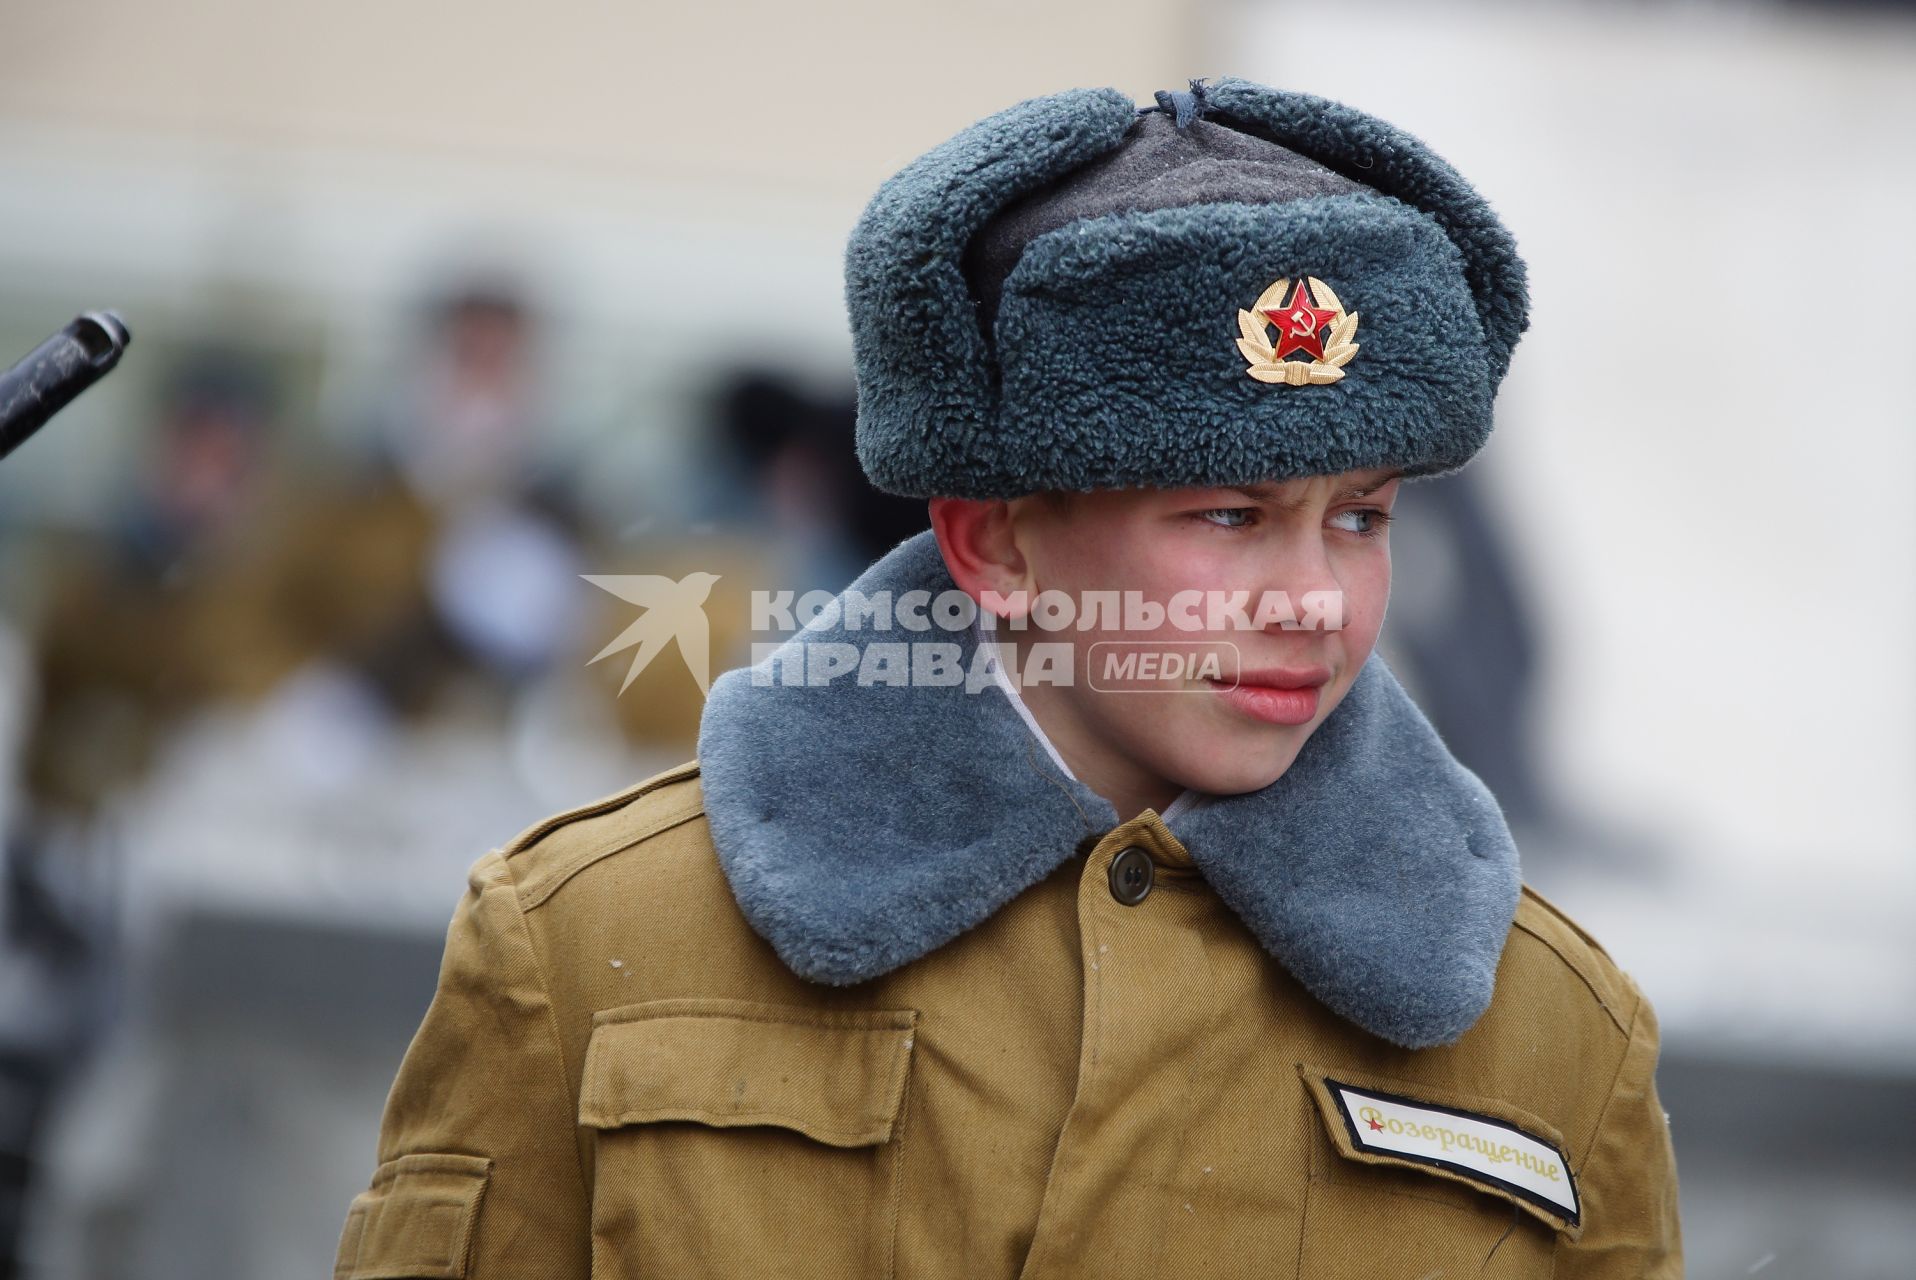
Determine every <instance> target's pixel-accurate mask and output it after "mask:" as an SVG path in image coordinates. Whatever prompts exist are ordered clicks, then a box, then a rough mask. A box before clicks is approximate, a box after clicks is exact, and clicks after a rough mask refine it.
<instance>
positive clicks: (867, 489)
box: [715, 372, 930, 592]
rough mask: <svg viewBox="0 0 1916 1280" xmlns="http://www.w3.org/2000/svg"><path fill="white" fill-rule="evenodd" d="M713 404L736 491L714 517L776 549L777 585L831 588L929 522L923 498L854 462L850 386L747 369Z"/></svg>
mask: <svg viewBox="0 0 1916 1280" xmlns="http://www.w3.org/2000/svg"><path fill="white" fill-rule="evenodd" d="M716 404H717V411H716V415H715V416H716V419H717V423H718V426H719V431H718V432H717V434H716V443H717V445H718V454H719V456H718V457H717V458H716V459H715V462H716V465H717V468H718V470H719V473H720V474H721V475H726V476H730V477H733V479H732V485H733V490H734V492H735V493H736V494H737V497H736V498H735V499H734V501H733V503H732V504H731V505H730V506H729V507H727V508H726V509H725V510H723V511H722V512H720V513H719V514H718V517H717V518H718V519H719V521H720V522H721V523H725V524H731V525H737V526H740V527H742V528H745V529H750V530H754V531H756V532H758V533H760V534H761V535H763V536H766V537H768V538H770V539H771V540H772V541H773V544H774V545H775V546H778V547H780V548H782V549H783V551H784V555H785V559H786V564H787V566H788V568H789V576H788V577H786V578H781V579H780V580H779V582H778V585H779V586H782V587H783V586H789V587H793V588H795V589H798V590H801V591H802V590H810V589H813V588H818V589H823V590H828V591H833V592H836V591H838V590H840V589H842V588H843V587H844V586H845V585H846V584H847V583H849V582H851V580H852V579H853V578H855V577H857V576H858V575H859V574H860V573H862V572H864V570H865V568H866V567H867V566H869V565H870V564H871V562H872V561H873V560H876V559H878V558H879V557H880V556H882V555H884V554H885V552H887V551H889V550H891V549H892V548H893V547H895V546H897V545H898V544H899V543H900V542H902V541H904V540H905V539H906V538H908V537H910V536H911V535H913V534H915V533H918V532H919V531H921V530H923V529H925V528H926V527H928V525H929V524H930V520H929V518H928V516H927V515H926V511H925V504H924V503H923V502H922V501H914V500H911V499H907V498H897V497H893V496H892V495H891V494H888V493H882V492H880V491H879V490H877V489H875V488H873V487H872V484H871V482H870V481H869V480H867V479H866V478H865V474H864V472H863V471H862V470H861V469H860V468H859V465H858V454H857V451H856V449H855V448H854V445H853V436H854V430H855V428H856V424H857V420H858V408H857V402H856V399H855V396H854V394H853V393H852V391H851V390H850V389H849V388H847V389H846V390H845V391H844V392H843V393H842V394H837V395H823V396H820V395H815V394H811V393H808V392H806V391H804V390H802V389H800V388H799V387H798V386H797V385H796V384H795V383H793V382H791V381H789V380H788V379H785V378H781V377H779V376H777V375H775V374H768V373H761V372H746V373H742V374H740V375H738V376H737V377H736V378H735V379H734V380H732V381H730V382H728V383H726V384H725V385H724V386H723V387H721V388H720V391H719V394H718V397H717V402H716ZM767 585H770V584H767Z"/></svg>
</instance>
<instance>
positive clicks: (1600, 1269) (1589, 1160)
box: [1555, 975, 1683, 1280]
mask: <svg viewBox="0 0 1916 1280" xmlns="http://www.w3.org/2000/svg"><path fill="white" fill-rule="evenodd" d="M1625 982H1626V983H1627V984H1628V987H1629V990H1630V991H1631V992H1632V993H1633V994H1634V995H1635V996H1636V1002H1637V1003H1636V1012H1635V1013H1634V1015H1633V1016H1632V1019H1631V1025H1630V1040H1629V1044H1628V1045H1627V1046H1626V1047H1625V1049H1624V1053H1623V1063H1622V1065H1621V1066H1620V1067H1619V1068H1618V1070H1617V1077H1616V1082H1615V1083H1614V1084H1613V1085H1612V1087H1611V1091H1610V1098H1609V1101H1608V1102H1606V1103H1605V1105H1604V1110H1603V1118H1602V1119H1601V1120H1600V1121H1598V1124H1597V1135H1596V1139H1595V1141H1594V1142H1593V1143H1592V1144H1591V1147H1590V1153H1589V1155H1588V1156H1587V1157H1586V1158H1585V1160H1584V1162H1583V1171H1582V1173H1581V1174H1580V1175H1579V1179H1578V1192H1579V1195H1580V1196H1581V1198H1582V1207H1583V1222H1584V1230H1583V1234H1582V1236H1581V1237H1580V1238H1579V1239H1578V1240H1577V1241H1576V1242H1575V1243H1567V1244H1565V1245H1563V1246H1562V1247H1561V1248H1560V1249H1559V1251H1558V1257H1557V1267H1556V1272H1555V1274H1556V1275H1557V1276H1558V1277H1560V1278H1562V1280H1624V1277H1629V1278H1630V1280H1638V1278H1639V1277H1657V1278H1658V1280H1662V1278H1663V1277H1670V1278H1672V1280H1680V1278H1681V1277H1682V1275H1683V1239H1682V1230H1681V1227H1680V1225H1679V1222H1678V1218H1677V1172H1676V1154H1675V1152H1674V1150H1673V1149H1672V1147H1671V1145H1670V1123H1669V1116H1668V1115H1666V1114H1665V1113H1664V1110H1663V1104H1662V1102H1661V1101H1660V1100H1659V1099H1658V1098H1657V1089H1656V1065H1657V1050H1658V1038H1657V1018H1656V1011H1655V1010H1654V1009H1652V1008H1651V1007H1650V1001H1649V1000H1648V999H1647V998H1646V997H1645V996H1644V995H1643V992H1642V991H1641V990H1639V989H1638V988H1637V985H1636V983H1635V982H1634V981H1631V980H1630V979H1629V977H1628V975H1625Z"/></svg>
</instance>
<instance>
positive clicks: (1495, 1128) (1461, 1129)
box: [1298, 1065, 1582, 1239]
mask: <svg viewBox="0 0 1916 1280" xmlns="http://www.w3.org/2000/svg"><path fill="white" fill-rule="evenodd" d="M1298 1070H1299V1072H1300V1073H1301V1074H1302V1075H1303V1077H1304V1082H1305V1084H1306V1085H1307V1086H1308V1088H1309V1089H1310V1092H1311V1096H1312V1097H1313V1098H1315V1099H1316V1101H1317V1106H1318V1109H1319V1111H1321V1112H1322V1113H1323V1117H1324V1127H1325V1129H1326V1130H1327V1131H1328V1133H1329V1134H1330V1140H1331V1145H1332V1146H1334V1147H1335V1148H1336V1149H1337V1152H1338V1154H1339V1155H1341V1156H1343V1157H1344V1158H1346V1159H1348V1160H1358V1161H1363V1162H1366V1163H1371V1164H1387V1165H1397V1166H1400V1167H1405V1168H1411V1169H1418V1170H1421V1171H1423V1172H1425V1173H1429V1174H1434V1175H1435V1176H1437V1177H1441V1178H1449V1179H1451V1180H1453V1181H1456V1182H1461V1183H1463V1184H1465V1185H1466V1186H1470V1187H1474V1188H1476V1189H1477V1190H1478V1191H1483V1192H1487V1193H1489V1194H1490V1195H1494V1196H1498V1197H1500V1198H1502V1199H1505V1200H1510V1201H1513V1202H1515V1203H1516V1204H1517V1205H1519V1206H1520V1207H1522V1208H1524V1209H1527V1210H1528V1211H1529V1212H1530V1213H1532V1214H1534V1215H1535V1216H1536V1217H1538V1218H1540V1219H1542V1220H1543V1221H1544V1222H1545V1223H1547V1224H1548V1225H1550V1226H1551V1227H1553V1228H1555V1229H1557V1230H1559V1231H1563V1232H1565V1233H1567V1234H1568V1235H1569V1236H1570V1237H1571V1238H1572V1239H1575V1238H1576V1236H1577V1235H1578V1234H1579V1231H1580V1223H1581V1221H1582V1206H1581V1204H1580V1202H1579V1198H1578V1194H1577V1183H1576V1178H1575V1176H1574V1175H1573V1174H1572V1172H1571V1169H1570V1161H1569V1158H1568V1157H1567V1156H1566V1155H1565V1154H1564V1143H1563V1135H1562V1134H1561V1133H1559V1132H1558V1131H1557V1130H1556V1129H1555V1128H1554V1127H1553V1126H1551V1125H1550V1124H1548V1123H1546V1122H1545V1121H1544V1120H1542V1119H1540V1118H1538V1117H1537V1116H1534V1115H1531V1114H1530V1113H1529V1112H1527V1111H1524V1110H1523V1109H1521V1108H1519V1107H1514V1106H1511V1105H1510V1104H1509V1103H1506V1102H1502V1101H1497V1100H1493V1099H1489V1098H1475V1097H1469V1096H1466V1095H1464V1094H1459V1093H1454V1092H1451V1091H1448V1090H1441V1089H1430V1088H1426V1087H1424V1086H1423V1085H1416V1084H1410V1083H1407V1082H1404V1081H1397V1080H1386V1079H1384V1078H1382V1077H1379V1076H1373V1075H1370V1074H1368V1073H1364V1072H1347V1071H1342V1070H1328V1071H1327V1070H1324V1069H1321V1068H1318V1067H1313V1066H1308V1065H1305V1066H1300V1067H1299V1068H1298Z"/></svg>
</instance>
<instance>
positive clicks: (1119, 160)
mask: <svg viewBox="0 0 1916 1280" xmlns="http://www.w3.org/2000/svg"><path fill="white" fill-rule="evenodd" d="M1370 190H1372V189H1371V188H1369V187H1366V186H1365V185H1364V184H1363V183H1361V182H1358V181H1356V180H1355V179H1353V178H1348V177H1345V176H1344V175H1343V174H1341V173H1338V172H1336V171H1335V170H1332V169H1328V168H1326V167H1325V166H1323V165H1321V164H1319V163H1318V162H1317V161H1315V160H1312V159H1311V158H1309V157H1308V156H1305V155H1301V154H1299V153H1298V152H1296V151H1292V150H1291V149H1290V148H1288V147H1282V146H1279V145H1278V144H1277V143H1275V142H1271V141H1268V140H1267V139H1264V138H1260V137H1257V136H1256V135H1254V134H1249V133H1244V132H1241V131H1239V130H1237V129H1233V128H1230V127H1229V126H1227V125H1221V124H1214V123H1212V122H1211V121H1208V120H1203V119H1198V120H1193V121H1191V122H1190V123H1189V124H1187V125H1182V126H1180V125H1178V124H1176V123H1174V121H1173V119H1172V118H1171V117H1170V116H1168V115H1163V114H1159V113H1156V112H1147V113H1141V114H1140V115H1139V117H1138V121H1137V123H1136V124H1135V125H1134V126H1132V128H1131V130H1130V131H1129V132H1128V133H1127V134H1126V136H1125V138H1124V141H1123V142H1122V143H1120V144H1119V145H1118V147H1117V148H1116V149H1115V150H1113V151H1109V152H1107V153H1105V154H1104V155H1102V156H1099V157H1098V158H1097V159H1095V160H1092V161H1090V162H1089V163H1087V164H1085V165H1083V166H1081V167H1080V168H1078V169H1076V170H1074V171H1072V172H1071V173H1069V174H1067V175H1065V176H1064V177H1063V178H1061V179H1059V180H1058V181H1057V182H1055V183H1053V184H1051V185H1049V186H1046V187H1043V188H1040V189H1039V190H1037V191H1034V192H1032V193H1031V194H1029V195H1027V196H1024V197H1022V198H1021V199H1019V200H1016V201H1014V202H1012V203H1011V204H1010V205H1008V206H1006V207H1005V208H1004V209H1001V210H999V211H998V213H997V214H995V215H994V216H993V217H992V219H991V220H990V221H989V222H987V223H986V224H985V225H984V227H983V229H982V230H980V231H979V232H978V234H977V235H976V236H974V237H973V238H972V240H971V242H970V243H969V244H968V245H967V246H966V247H965V252H964V261H963V265H964V268H965V278H966V280H967V282H968V283H969V284H970V286H971V290H972V296H973V297H974V298H975V299H976V301H977V303H978V321H979V325H980V327H981V328H982V329H983V330H984V332H985V336H986V338H987V340H988V339H989V338H990V335H991V325H992V321H993V320H995V319H996V317H997V313H998V302H999V299H1000V297H1001V296H1002V294H1003V291H1004V282H1005V277H1006V276H1008V275H1010V274H1011V271H1012V269H1013V268H1014V267H1015V266H1016V265H1017V262H1018V258H1019V256H1020V255H1021V254H1022V253H1023V252H1024V249H1025V246H1026V245H1028V244H1030V243H1031V242H1032V241H1033V240H1036V239H1037V238H1038V237H1039V236H1041V235H1043V234H1045V233H1046V232H1049V231H1056V230H1058V229H1059V228H1061V227H1064V226H1066V225H1068V224H1070V223H1072V222H1076V221H1078V220H1080V219H1085V218H1098V217H1103V216H1105V215H1106V214H1113V213H1143V212H1147V211H1149V210H1153V209H1176V208H1181V207H1183V206H1186V205H1196V204H1225V203H1239V204H1284V203H1287V202H1289V201H1292V200H1302V199H1306V198H1308V197H1310V196H1328V195H1347V194H1350V193H1352V192H1357V191H1370Z"/></svg>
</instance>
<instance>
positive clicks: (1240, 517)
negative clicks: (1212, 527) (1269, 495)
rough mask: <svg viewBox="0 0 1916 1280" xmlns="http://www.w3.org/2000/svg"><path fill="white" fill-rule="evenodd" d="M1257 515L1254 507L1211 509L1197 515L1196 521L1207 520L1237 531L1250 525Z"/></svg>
mask: <svg viewBox="0 0 1916 1280" xmlns="http://www.w3.org/2000/svg"><path fill="white" fill-rule="evenodd" d="M1256 514H1257V508H1255V507H1212V508H1211V509H1210V510H1208V511H1200V512H1198V513H1197V515H1198V519H1200V520H1209V521H1210V522H1211V523H1212V524H1221V525H1223V526H1224V527H1226V528H1227V529H1238V528H1242V527H1243V526H1245V525H1247V524H1249V523H1251V520H1252V518H1253V517H1255V516H1256Z"/></svg>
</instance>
